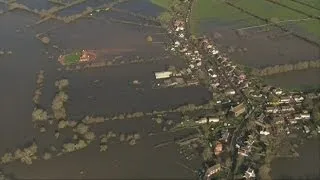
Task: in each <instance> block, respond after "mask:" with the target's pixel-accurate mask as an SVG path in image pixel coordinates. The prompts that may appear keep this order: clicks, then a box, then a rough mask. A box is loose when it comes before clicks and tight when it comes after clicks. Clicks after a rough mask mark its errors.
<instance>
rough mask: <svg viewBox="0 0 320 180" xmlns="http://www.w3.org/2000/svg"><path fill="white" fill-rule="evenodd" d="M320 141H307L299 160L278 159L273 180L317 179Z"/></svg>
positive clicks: (319, 172) (273, 169)
mask: <svg viewBox="0 0 320 180" xmlns="http://www.w3.org/2000/svg"><path fill="white" fill-rule="evenodd" d="M319 147H320V144H319V139H311V140H306V141H305V142H304V143H303V145H301V147H300V148H299V150H298V152H299V154H300V157H299V158H278V159H275V160H274V161H273V163H272V172H271V174H272V177H273V179H317V178H319V175H320V171H319V166H320V157H319V151H320V149H319Z"/></svg>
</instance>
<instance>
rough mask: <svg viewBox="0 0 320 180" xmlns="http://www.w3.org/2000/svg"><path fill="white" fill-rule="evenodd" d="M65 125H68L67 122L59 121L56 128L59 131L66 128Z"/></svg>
mask: <svg viewBox="0 0 320 180" xmlns="http://www.w3.org/2000/svg"><path fill="white" fill-rule="evenodd" d="M67 125H68V122H67V121H65V120H61V121H59V123H58V128H59V129H63V128H65V127H67Z"/></svg>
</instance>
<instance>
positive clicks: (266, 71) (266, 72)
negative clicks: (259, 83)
mask: <svg viewBox="0 0 320 180" xmlns="http://www.w3.org/2000/svg"><path fill="white" fill-rule="evenodd" d="M313 68H320V60H313V61H301V62H298V63H295V64H282V65H275V66H268V67H265V68H262V69H253V70H252V73H253V74H254V75H258V76H270V75H274V74H279V73H285V72H290V71H299V70H305V69H313Z"/></svg>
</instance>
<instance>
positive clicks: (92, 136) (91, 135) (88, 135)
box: [84, 131, 96, 141]
mask: <svg viewBox="0 0 320 180" xmlns="http://www.w3.org/2000/svg"><path fill="white" fill-rule="evenodd" d="M84 138H85V139H86V140H88V141H92V140H94V139H95V138H96V135H95V134H94V132H91V131H90V132H86V133H85V134H84Z"/></svg>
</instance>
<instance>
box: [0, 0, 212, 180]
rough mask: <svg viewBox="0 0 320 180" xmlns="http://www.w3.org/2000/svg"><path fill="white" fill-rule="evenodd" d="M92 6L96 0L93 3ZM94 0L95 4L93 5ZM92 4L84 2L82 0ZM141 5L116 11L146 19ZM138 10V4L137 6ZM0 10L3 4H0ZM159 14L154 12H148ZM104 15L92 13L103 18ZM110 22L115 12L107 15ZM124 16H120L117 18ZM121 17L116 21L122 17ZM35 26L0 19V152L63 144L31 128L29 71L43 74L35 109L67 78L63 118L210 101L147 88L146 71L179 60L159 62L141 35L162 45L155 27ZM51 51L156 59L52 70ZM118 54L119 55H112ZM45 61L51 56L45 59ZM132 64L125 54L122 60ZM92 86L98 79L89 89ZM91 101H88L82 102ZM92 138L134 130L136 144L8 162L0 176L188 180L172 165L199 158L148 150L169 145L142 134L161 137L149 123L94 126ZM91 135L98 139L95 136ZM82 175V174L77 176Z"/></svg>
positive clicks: (196, 90)
mask: <svg viewBox="0 0 320 180" xmlns="http://www.w3.org/2000/svg"><path fill="white" fill-rule="evenodd" d="M21 2H24V3H26V4H27V5H28V6H32V7H33V6H37V5H39V4H36V3H31V1H26V0H25V1H21ZM97 2H98V1H97ZM99 2H100V1H99ZM90 3H92V1H90ZM141 3H142V4H144V7H145V8H147V7H151V6H152V5H151V4H145V3H147V2H146V1H144V2H142V1H138V3H137V4H135V3H132V2H130V4H129V3H127V4H125V5H124V6H123V7H121V6H117V7H118V8H122V9H125V8H126V9H130V8H132V9H133V10H135V11H138V12H139V13H142V14H143V13H145V15H148V13H149V12H150V13H152V15H154V13H155V12H152V11H150V9H147V10H146V11H145V8H141V7H140V5H141ZM139 4H140V5H139ZM0 7H1V8H3V9H4V10H5V7H4V6H0ZM48 7H49V6H48V4H47V3H40V5H39V7H33V8H39V9H42V8H44V9H45V8H48ZM154 9H157V10H158V11H159V9H158V8H154ZM104 16H108V14H107V13H106V14H103V15H98V17H97V18H103V17H104ZM112 16H116V14H114V13H113V14H112ZM123 17H125V16H123ZM123 17H122V18H123ZM38 20H39V18H38V17H37V16H35V15H34V14H30V13H27V12H21V11H13V12H7V13H4V14H1V15H0V23H1V26H0V39H1V41H0V49H1V50H3V51H5V52H7V51H12V54H11V55H10V54H4V55H0V80H1V82H2V86H1V88H0V93H1V95H0V96H1V97H0V99H1V101H0V107H1V109H0V112H1V113H0V119H1V120H0V128H1V129H0V142H1V147H0V154H1V155H2V154H3V153H4V152H6V151H8V150H13V149H14V148H16V147H21V146H23V145H24V144H25V143H27V142H30V141H31V140H33V139H34V138H35V140H36V141H37V142H38V145H39V147H40V153H43V151H44V150H45V149H47V148H48V147H49V145H51V144H53V145H55V146H56V147H60V146H61V143H62V142H63V141H64V140H65V139H68V138H67V134H68V132H64V131H63V132H62V135H61V136H62V138H61V140H58V141H57V140H55V137H54V130H55V129H54V128H53V127H47V128H48V131H47V132H46V133H45V134H39V132H38V130H37V129H34V128H33V125H32V122H31V112H32V110H33V108H34V105H33V103H32V97H33V92H34V90H35V88H36V73H37V72H39V70H41V69H43V70H44V71H45V85H44V86H45V87H44V89H43V94H42V96H41V102H40V103H41V106H43V107H45V108H50V106H51V101H52V98H53V97H54V95H55V92H56V89H55V87H54V82H55V81H56V80H58V79H60V78H62V77H65V78H68V79H69V81H70V88H69V90H68V94H69V97H70V102H68V104H67V109H68V110H69V112H68V113H69V115H70V117H72V118H75V119H74V120H80V119H81V118H82V117H83V116H85V115H112V114H117V113H123V112H125V113H127V112H134V111H142V112H150V111H152V110H165V109H170V108H174V107H177V106H179V105H182V104H185V103H194V104H200V103H203V102H205V101H207V100H208V99H210V94H209V93H208V92H207V90H206V89H204V88H202V87H189V88H177V89H157V90H154V89H152V88H151V85H152V81H154V75H153V72H154V71H161V70H165V67H167V65H169V64H174V65H176V66H179V67H181V66H183V65H184V63H183V60H181V59H179V58H177V57H171V56H169V58H164V57H165V56H167V55H166V53H165V52H164V50H163V47H162V45H161V44H160V43H159V44H152V45H150V44H148V43H146V40H145V38H146V36H147V35H151V36H153V39H154V41H165V40H166V38H165V37H164V36H163V35H161V33H163V30H161V29H159V28H142V27H139V26H136V25H124V24H120V23H112V22H105V21H102V20H101V19H99V20H94V19H91V18H87V19H80V20H77V21H76V22H74V23H71V24H68V25H64V24H62V23H61V22H57V21H55V20H49V21H47V22H45V23H43V24H40V25H38V26H37V25H36V26H32V27H27V25H33V24H34V23H36V22H37V21H38ZM37 33H45V34H46V35H47V36H49V37H50V39H51V42H50V44H49V45H44V44H42V43H41V42H40V41H39V40H38V39H36V38H35V35H36V34H37ZM53 45H56V46H58V47H60V48H61V49H64V50H67V51H69V50H73V49H83V48H88V49H102V48H124V49H126V48H130V49H131V48H134V49H136V51H135V55H134V56H136V55H138V56H140V57H142V58H147V59H148V58H151V57H160V58H159V59H158V61H157V62H152V63H144V64H140V65H139V64H135V65H123V66H115V67H110V68H100V69H94V70H88V71H84V72H64V71H57V68H59V67H60V65H59V64H58V63H57V62H56V60H55V59H56V58H57V57H58V55H59V53H60V52H59V51H58V50H56V49H55V48H53V47H52V46H53ZM120 55H121V54H120ZM51 56H53V58H49V57H51ZM124 57H127V58H132V54H130V55H124ZM95 80H99V81H98V83H97V84H95V83H94V81H95ZM133 80H139V81H141V82H142V84H141V85H140V87H139V90H136V88H135V87H133V86H132V85H130V82H132V81H133ZM89 96H90V97H91V98H88V97H89ZM95 128H97V129H98V132H99V133H102V132H106V131H108V130H113V131H115V132H140V133H141V134H142V137H143V138H142V140H141V141H140V142H138V143H137V145H136V146H134V147H131V146H129V145H126V144H116V143H115V144H112V145H110V150H109V151H108V152H106V153H99V147H98V143H97V142H95V143H94V144H93V145H92V146H89V147H88V148H87V149H84V150H82V151H79V152H75V153H71V154H68V155H65V156H60V157H56V158H53V159H52V160H48V161H43V160H38V161H35V162H34V164H33V165H32V166H28V167H27V168H26V165H23V164H20V163H12V164H10V165H8V166H2V167H0V168H3V169H4V171H5V172H6V173H14V175H15V176H16V177H18V178H27V179H66V178H67V179H69V178H70V179H71V178H88V179H92V178H110V179H115V178H122V179H123V178H136V179H142V178H145V179H147V178H160V179H165V178H166V179H167V178H180V179H181V178H182V179H194V173H193V172H192V171H190V170H188V169H186V168H184V167H182V166H181V165H178V164H179V163H180V164H185V163H186V164H188V165H189V166H193V167H197V166H198V165H199V164H200V161H199V159H196V160H194V161H189V162H184V160H182V156H180V155H179V153H178V151H177V147H176V146H175V145H170V146H168V147H163V148H161V149H154V148H153V146H154V145H155V144H157V143H159V142H162V141H166V140H170V139H173V137H172V136H173V135H170V134H167V135H159V136H152V137H149V136H147V134H148V133H149V132H150V131H156V132H157V131H158V132H159V131H161V129H162V128H161V127H156V125H155V123H154V122H152V121H151V119H143V120H128V121H126V120H122V121H119V122H118V121H110V122H105V123H104V124H103V125H101V126H99V127H98V126H96V127H95ZM97 135H99V134H97ZM80 170H84V172H85V173H84V174H83V175H82V176H81V175H80V174H79V172H80Z"/></svg>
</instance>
